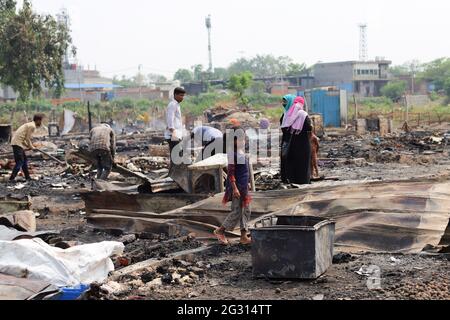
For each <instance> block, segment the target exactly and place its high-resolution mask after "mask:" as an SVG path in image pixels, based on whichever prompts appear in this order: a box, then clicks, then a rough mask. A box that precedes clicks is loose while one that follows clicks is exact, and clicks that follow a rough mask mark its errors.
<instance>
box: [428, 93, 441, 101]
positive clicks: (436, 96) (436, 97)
mask: <svg viewBox="0 0 450 320" xmlns="http://www.w3.org/2000/svg"><path fill="white" fill-rule="evenodd" d="M440 97H441V96H440V95H439V93H437V92H436V91H432V92H430V100H431V101H436V100H439V98H440Z"/></svg>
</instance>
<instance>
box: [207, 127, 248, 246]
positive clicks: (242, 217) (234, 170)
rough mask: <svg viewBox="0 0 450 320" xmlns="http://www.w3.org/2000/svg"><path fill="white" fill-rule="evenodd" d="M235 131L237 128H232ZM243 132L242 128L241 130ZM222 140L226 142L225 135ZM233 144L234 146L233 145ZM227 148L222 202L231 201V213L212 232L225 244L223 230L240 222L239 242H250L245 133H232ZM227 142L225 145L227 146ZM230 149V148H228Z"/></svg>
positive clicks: (226, 241)
mask: <svg viewBox="0 0 450 320" xmlns="http://www.w3.org/2000/svg"><path fill="white" fill-rule="evenodd" d="M234 130H235V132H236V131H238V130H242V129H238V128H234ZM242 132H243V130H242ZM224 141H226V142H227V139H226V137H225V139H224ZM233 144H234V146H233ZM233 144H232V145H231V146H233V147H231V146H230V148H227V154H228V179H227V183H226V192H225V196H224V198H223V203H224V204H226V203H228V202H231V213H230V214H229V215H228V217H227V218H226V219H225V221H224V222H223V224H222V226H221V227H220V228H219V229H217V230H216V231H215V232H214V234H215V235H216V237H217V239H218V240H219V241H220V242H221V243H222V244H225V245H227V244H228V240H227V238H226V237H225V231H232V230H234V229H235V227H236V226H237V225H238V224H239V223H240V227H241V244H244V245H247V244H250V243H251V239H250V238H249V237H248V225H247V224H248V221H249V220H250V216H251V212H250V202H251V197H250V194H249V182H250V170H249V160H248V158H247V156H246V155H245V134H244V135H243V136H242V135H241V137H238V136H237V135H236V134H235V135H234V143H233ZM228 145H229V144H228V142H227V146H228ZM230 149H231V150H230Z"/></svg>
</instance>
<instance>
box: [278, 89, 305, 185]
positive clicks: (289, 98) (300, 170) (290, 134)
mask: <svg viewBox="0 0 450 320" xmlns="http://www.w3.org/2000/svg"><path fill="white" fill-rule="evenodd" d="M304 105H305V99H304V98H303V97H296V96H294V95H286V96H285V97H284V98H283V107H284V114H283V116H282V117H281V130H282V131H283V138H282V144H281V180H282V181H283V182H284V183H295V184H310V183H311V132H312V125H311V119H310V118H309V115H308V113H306V111H304V110H303V107H304Z"/></svg>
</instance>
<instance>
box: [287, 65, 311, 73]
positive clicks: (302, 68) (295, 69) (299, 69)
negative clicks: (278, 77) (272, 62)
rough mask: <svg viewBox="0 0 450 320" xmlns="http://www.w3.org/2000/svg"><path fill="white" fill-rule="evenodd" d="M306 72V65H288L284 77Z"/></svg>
mask: <svg viewBox="0 0 450 320" xmlns="http://www.w3.org/2000/svg"><path fill="white" fill-rule="evenodd" d="M307 70H308V68H307V67H306V64H304V63H290V64H289V65H288V70H287V74H286V75H288V76H299V75H302V74H304V73H306V71H307Z"/></svg>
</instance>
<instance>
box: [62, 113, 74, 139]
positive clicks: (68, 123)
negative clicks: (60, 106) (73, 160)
mask: <svg viewBox="0 0 450 320" xmlns="http://www.w3.org/2000/svg"><path fill="white" fill-rule="evenodd" d="M74 126H75V112H73V111H70V110H64V129H63V131H62V133H61V134H62V135H65V134H68V133H69V132H70V131H72V129H73V127H74Z"/></svg>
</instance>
